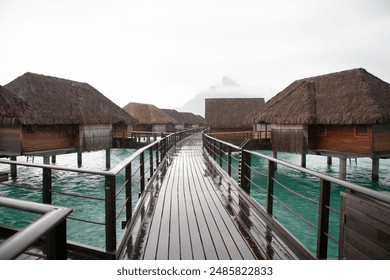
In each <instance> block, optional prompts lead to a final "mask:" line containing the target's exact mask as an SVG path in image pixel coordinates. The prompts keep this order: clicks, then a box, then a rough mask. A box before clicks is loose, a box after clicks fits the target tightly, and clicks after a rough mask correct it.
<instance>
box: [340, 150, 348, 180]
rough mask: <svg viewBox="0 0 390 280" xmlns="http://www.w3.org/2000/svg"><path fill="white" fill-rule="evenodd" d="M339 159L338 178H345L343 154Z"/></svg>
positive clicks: (344, 158) (345, 162)
mask: <svg viewBox="0 0 390 280" xmlns="http://www.w3.org/2000/svg"><path fill="white" fill-rule="evenodd" d="M339 159H340V163H339V178H340V179H341V180H345V179H346V178H347V158H346V157H345V156H340V157H339Z"/></svg>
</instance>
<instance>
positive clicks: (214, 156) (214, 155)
mask: <svg viewBox="0 0 390 280" xmlns="http://www.w3.org/2000/svg"><path fill="white" fill-rule="evenodd" d="M216 142H217V141H215V139H213V159H214V160H217V151H216V150H217V145H216Z"/></svg>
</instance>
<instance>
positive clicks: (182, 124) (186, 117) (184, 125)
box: [162, 109, 205, 130]
mask: <svg viewBox="0 0 390 280" xmlns="http://www.w3.org/2000/svg"><path fill="white" fill-rule="evenodd" d="M162 110H163V111H164V112H165V113H167V114H168V115H169V116H171V117H172V118H174V119H175V120H176V122H177V124H176V125H175V130H181V129H188V128H197V127H202V126H204V124H205V120H204V118H203V117H202V116H200V115H195V114H194V113H191V112H178V111H176V110H174V109H162Z"/></svg>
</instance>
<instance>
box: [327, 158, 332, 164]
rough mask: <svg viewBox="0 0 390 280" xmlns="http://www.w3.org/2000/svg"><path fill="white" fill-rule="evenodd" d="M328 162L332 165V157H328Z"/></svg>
mask: <svg viewBox="0 0 390 280" xmlns="http://www.w3.org/2000/svg"><path fill="white" fill-rule="evenodd" d="M326 163H327V164H328V165H332V157H326Z"/></svg>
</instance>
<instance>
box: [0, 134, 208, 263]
mask: <svg viewBox="0 0 390 280" xmlns="http://www.w3.org/2000/svg"><path fill="white" fill-rule="evenodd" d="M200 131H203V128H196V129H187V130H182V131H180V132H176V133H173V134H169V135H167V136H166V137H163V138H161V139H158V140H156V141H154V142H153V143H150V144H147V145H146V146H144V147H142V148H140V149H138V150H136V151H135V152H134V153H132V154H131V155H130V156H128V157H127V158H125V159H124V160H122V161H121V162H119V163H118V164H116V165H115V166H113V167H112V168H111V169H109V170H91V169H85V168H72V167H64V166H59V165H50V164H39V163H29V162H21V161H15V160H7V159H0V164H7V165H10V166H11V167H12V166H13V167H14V168H15V167H16V166H24V167H27V168H38V169H42V187H41V188H40V187H36V186H33V187H31V186H23V185H21V184H19V185H17V187H18V188H26V189H30V188H34V189H35V190H37V191H41V192H42V202H43V203H48V204H51V203H52V195H53V194H56V195H61V196H64V195H65V196H69V197H73V198H77V199H80V201H79V202H78V203H79V204H82V203H86V202H85V201H87V200H96V201H97V202H102V204H103V205H102V206H97V207H99V209H97V210H96V211H97V212H102V213H104V221H99V220H92V219H91V218H85V217H80V216H77V215H76V212H77V211H74V212H73V214H74V215H72V216H70V217H69V219H70V220H74V221H79V222H83V223H89V224H94V225H97V226H103V227H104V230H103V231H104V235H105V242H104V243H105V246H104V248H103V249H104V250H105V252H106V253H107V255H110V256H111V257H112V258H115V255H116V250H117V247H118V244H120V243H121V240H120V241H119V242H118V240H117V238H118V233H119V232H118V230H119V229H123V228H124V227H125V225H126V224H127V223H129V221H131V218H132V215H133V211H135V208H136V207H137V205H136V203H137V201H139V199H140V197H141V196H142V193H143V192H144V191H145V187H146V185H147V183H148V180H149V179H150V178H152V176H153V175H154V173H155V172H156V170H157V169H158V168H159V166H160V165H161V162H162V161H163V159H164V158H165V157H166V155H167V153H168V151H169V150H170V149H171V148H172V147H174V146H176V144H177V143H178V142H179V141H180V140H181V139H183V138H185V137H187V136H189V135H191V134H193V133H196V132H200ZM11 169H12V168H11ZM53 171H60V172H65V173H66V174H68V173H69V174H70V173H77V174H85V175H96V176H97V177H102V179H101V181H102V182H103V183H102V185H103V188H102V189H101V190H100V191H101V192H100V196H99V195H98V196H95V195H86V194H82V195H80V194H78V193H77V188H73V191H69V190H67V188H64V189H57V188H58V187H57V185H56V184H59V182H58V179H57V181H55V180H54V178H55V176H54V174H53ZM65 177H66V176H65ZM14 183H15V184H17V183H16V182H14V181H12V183H8V182H6V183H4V182H3V183H0V187H1V186H4V187H12V185H13V184H14ZM74 190H76V191H74ZM134 202H135V203H134ZM101 207H103V208H102V209H101ZM91 214H92V213H91ZM89 216H91V217H93V215H89Z"/></svg>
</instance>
